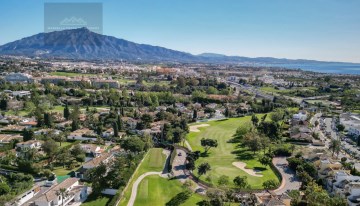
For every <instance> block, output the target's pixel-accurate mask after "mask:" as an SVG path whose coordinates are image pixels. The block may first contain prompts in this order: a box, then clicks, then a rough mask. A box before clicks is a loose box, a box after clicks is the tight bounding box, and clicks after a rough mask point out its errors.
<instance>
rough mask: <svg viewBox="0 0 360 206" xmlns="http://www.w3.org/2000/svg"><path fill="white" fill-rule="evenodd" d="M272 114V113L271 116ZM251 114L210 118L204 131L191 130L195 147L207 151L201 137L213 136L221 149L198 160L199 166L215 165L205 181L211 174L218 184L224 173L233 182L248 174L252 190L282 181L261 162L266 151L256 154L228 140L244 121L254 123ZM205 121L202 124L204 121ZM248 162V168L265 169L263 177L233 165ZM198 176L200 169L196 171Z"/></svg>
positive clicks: (204, 176)
mask: <svg viewBox="0 0 360 206" xmlns="http://www.w3.org/2000/svg"><path fill="white" fill-rule="evenodd" d="M268 116H269V115H268ZM250 123H251V117H250V116H247V117H241V118H231V119H227V120H222V121H210V122H206V124H209V125H210V126H208V127H201V128H199V129H200V132H190V133H189V134H188V136H187V140H188V142H189V143H190V145H191V147H192V149H193V150H200V151H204V149H203V147H201V144H200V140H201V138H211V139H216V140H217V141H218V147H217V148H211V149H210V151H209V154H208V156H207V157H200V158H199V159H198V160H197V161H196V165H200V164H201V163H203V162H208V163H209V164H210V166H211V170H210V171H209V172H208V173H207V174H206V175H203V176H202V177H201V179H202V180H205V179H206V177H208V176H209V177H210V179H211V183H213V184H215V185H217V184H218V183H217V181H218V178H219V177H220V176H221V175H227V176H229V177H230V182H231V185H230V186H233V183H232V180H233V179H234V178H235V177H236V176H239V175H240V176H246V177H247V180H248V183H249V185H250V186H251V188H252V189H262V184H263V182H265V181H266V180H269V179H274V180H276V181H279V179H278V178H277V176H276V175H275V173H274V172H273V171H272V170H271V169H270V168H269V167H267V168H265V167H264V166H263V165H261V164H260V162H259V161H258V157H259V156H260V155H261V154H262V152H258V153H255V154H253V152H252V151H249V150H248V149H247V148H242V147H239V146H238V144H233V143H228V140H230V139H231V138H232V136H233V135H234V134H235V132H236V129H237V128H238V127H239V126H240V125H241V124H250ZM200 124H201V123H200ZM237 161H241V162H245V163H246V165H247V168H250V169H257V170H261V173H262V174H263V177H254V176H251V175H249V174H247V173H246V172H244V171H243V170H241V169H239V168H237V167H235V166H233V165H232V163H233V162H237ZM194 173H195V175H196V174H197V171H194Z"/></svg>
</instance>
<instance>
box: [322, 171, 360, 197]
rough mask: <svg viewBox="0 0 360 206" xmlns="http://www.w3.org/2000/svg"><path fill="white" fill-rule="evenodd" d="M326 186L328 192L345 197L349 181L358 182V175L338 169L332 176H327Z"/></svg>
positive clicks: (359, 179)
mask: <svg viewBox="0 0 360 206" xmlns="http://www.w3.org/2000/svg"><path fill="white" fill-rule="evenodd" d="M327 182H328V187H329V190H330V192H332V194H334V195H339V196H341V197H346V195H347V194H348V192H349V185H348V184H350V183H354V182H356V183H359V182H360V177H359V176H353V175H351V174H349V172H348V171H343V170H340V171H338V172H336V173H335V176H334V177H333V178H328V179H327Z"/></svg>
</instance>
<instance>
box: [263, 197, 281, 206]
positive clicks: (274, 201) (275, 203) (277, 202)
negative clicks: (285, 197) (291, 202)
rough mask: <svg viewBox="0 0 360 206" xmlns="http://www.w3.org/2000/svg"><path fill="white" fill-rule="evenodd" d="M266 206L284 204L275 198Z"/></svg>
mask: <svg viewBox="0 0 360 206" xmlns="http://www.w3.org/2000/svg"><path fill="white" fill-rule="evenodd" d="M266 206H285V204H284V203H283V202H282V201H280V200H278V199H276V198H271V199H270V201H269V202H268V203H267V204H266Z"/></svg>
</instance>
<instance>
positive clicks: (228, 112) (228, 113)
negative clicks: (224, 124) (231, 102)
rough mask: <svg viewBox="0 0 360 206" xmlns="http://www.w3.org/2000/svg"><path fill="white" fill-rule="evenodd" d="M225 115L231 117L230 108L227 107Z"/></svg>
mask: <svg viewBox="0 0 360 206" xmlns="http://www.w3.org/2000/svg"><path fill="white" fill-rule="evenodd" d="M224 115H225V117H227V118H228V117H231V112H230V110H229V108H227V107H225V112H224Z"/></svg>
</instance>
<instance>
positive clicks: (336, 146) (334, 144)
mask: <svg viewBox="0 0 360 206" xmlns="http://www.w3.org/2000/svg"><path fill="white" fill-rule="evenodd" d="M340 146H341V142H340V140H336V139H332V140H331V142H330V145H329V149H330V150H331V151H332V156H334V154H335V153H336V154H337V155H339V152H340Z"/></svg>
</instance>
